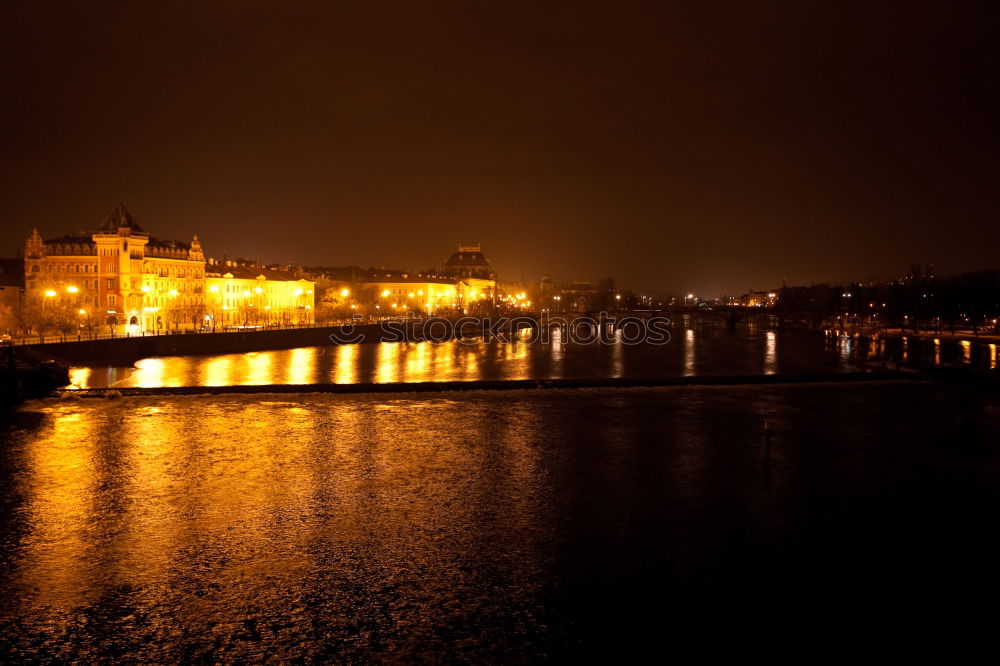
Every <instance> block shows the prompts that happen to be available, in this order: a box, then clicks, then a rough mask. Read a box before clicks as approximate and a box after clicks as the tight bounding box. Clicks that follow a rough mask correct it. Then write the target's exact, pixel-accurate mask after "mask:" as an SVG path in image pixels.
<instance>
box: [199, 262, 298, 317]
mask: <svg viewBox="0 0 1000 666" xmlns="http://www.w3.org/2000/svg"><path fill="white" fill-rule="evenodd" d="M205 287H206V292H207V300H206V312H205V325H206V326H209V327H214V326H264V325H268V324H309V323H312V322H314V321H315V313H314V311H313V308H314V306H315V302H316V300H315V294H314V293H313V292H314V291H315V288H316V284H315V282H313V281H311V280H306V279H304V278H302V277H300V276H297V275H295V274H293V273H292V272H291V271H288V270H285V269H277V268H267V267H264V266H258V265H254V264H247V263H240V262H236V261H224V262H216V261H215V260H211V259H210V260H209V263H208V266H207V267H206V273H205Z"/></svg>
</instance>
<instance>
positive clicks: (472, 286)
mask: <svg viewBox="0 0 1000 666" xmlns="http://www.w3.org/2000/svg"><path fill="white" fill-rule="evenodd" d="M441 273H442V274H444V275H447V276H450V277H453V278H456V283H455V287H456V289H457V291H458V297H459V300H460V301H461V302H463V303H466V304H469V303H472V302H475V301H479V300H483V299H484V298H485V299H489V301H490V302H494V301H495V299H496V296H497V274H496V271H494V270H493V266H492V265H491V264H490V260H489V259H487V258H486V255H485V254H483V250H482V247H481V246H479V245H459V246H458V250H456V251H455V252H452V253H451V255H450V256H449V257H448V258H447V259H445V261H444V264H443V265H442V266H441ZM466 307H467V305H466Z"/></svg>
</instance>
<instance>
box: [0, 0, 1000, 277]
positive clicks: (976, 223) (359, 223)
mask: <svg viewBox="0 0 1000 666" xmlns="http://www.w3.org/2000/svg"><path fill="white" fill-rule="evenodd" d="M241 8H244V11H243V12H241V13H240V14H239V15H238V16H234V15H233V13H232V12H230V11H227V9H230V8H227V7H226V6H225V3H222V4H220V5H213V6H212V7H208V8H205V9H204V11H202V12H199V13H198V15H197V16H189V15H187V13H186V12H182V11H180V10H179V9H171V8H169V7H133V6H128V5H122V6H114V5H107V6H102V7H87V8H84V7H79V8H72V7H63V6H61V5H53V6H46V5H44V4H34V3H33V4H32V5H30V6H28V5H24V6H19V7H15V8H12V9H11V10H10V14H11V16H10V18H11V19H12V20H10V21H8V22H6V27H5V29H4V47H2V48H4V50H5V52H6V54H7V56H8V57H5V58H4V62H5V64H4V65H3V66H2V70H0V71H2V76H3V80H4V81H5V85H6V88H7V89H8V90H11V91H16V95H13V96H11V98H10V103H8V104H7V105H5V106H4V109H3V110H2V111H0V114H2V120H3V123H2V127H3V128H4V129H3V130H0V131H2V133H3V141H2V143H3V145H4V149H3V150H4V156H5V159H4V160H3V164H4V169H5V171H4V174H3V175H4V177H3V179H0V194H2V196H3V199H4V201H5V203H6V206H5V210H4V213H3V218H2V219H3V223H4V228H5V229H6V230H7V233H5V234H3V237H2V239H0V243H2V246H0V253H2V254H3V255H5V256H12V255H13V254H14V253H15V252H16V250H17V248H18V247H19V246H20V243H21V240H22V238H21V236H22V233H21V230H22V229H25V228H31V227H38V228H39V229H40V230H41V231H42V233H43V234H44V235H56V234H60V233H64V232H65V231H67V230H69V229H74V228H78V227H81V226H84V227H86V226H88V225H89V224H90V223H91V221H92V220H95V219H100V217H101V216H102V215H103V214H104V213H105V211H106V210H107V208H108V206H109V203H110V202H113V201H116V200H118V199H124V200H126V201H127V202H128V203H129V206H130V207H131V208H132V209H133V210H134V211H136V214H137V215H138V216H140V217H141V218H142V219H144V220H146V221H147V222H148V223H149V224H150V225H152V226H155V227H157V228H161V229H168V228H169V229H171V230H173V232H174V234H175V235H177V236H179V237H188V236H191V235H193V234H195V233H198V234H199V235H200V237H201V238H202V239H203V241H204V242H205V243H206V245H207V246H210V247H212V248H219V251H218V252H217V254H221V252H222V251H223V250H228V252H229V254H230V256H248V257H254V258H259V259H260V260H262V261H264V262H267V263H272V262H286V261H289V260H294V261H296V262H299V263H302V264H306V265H308V264H331V265H346V264H358V265H362V266H366V265H387V266H409V265H413V264H415V263H417V262H421V261H427V259H432V260H433V261H437V260H438V259H439V255H440V253H441V249H440V248H442V247H450V246H452V245H454V244H455V243H458V242H479V243H481V244H482V245H483V246H484V247H486V248H490V255H491V257H493V258H494V261H495V263H496V266H497V269H498V271H499V272H500V273H502V274H505V275H508V276H513V277H516V278H520V277H521V276H522V275H523V276H525V278H526V279H532V278H536V277H537V276H539V275H541V274H542V273H546V272H548V273H551V274H553V275H559V276H565V278H566V279H597V278H599V277H602V276H605V275H607V276H614V277H615V278H616V280H617V281H618V282H619V284H621V285H623V286H625V287H627V288H641V289H648V290H659V291H674V292H680V291H695V292H701V293H706V294H713V295H716V294H719V293H723V292H725V293H742V292H744V291H746V290H747V289H751V288H770V287H773V286H776V285H779V284H781V281H782V279H783V278H784V279H786V280H787V281H788V282H789V283H791V284H804V283H805V284H807V283H810V282H823V281H832V282H836V281H844V280H849V279H864V278H867V277H888V276H891V275H895V274H899V273H901V272H904V271H905V267H906V266H908V265H909V264H910V263H913V262H922V263H933V264H935V265H936V266H937V268H938V269H939V270H940V271H942V272H956V271H961V270H975V269H987V268H995V267H996V266H995V259H994V255H995V250H994V248H995V247H996V244H997V241H998V240H1000V231H998V230H997V225H996V224H995V220H996V212H997V206H996V202H995V198H994V197H993V195H992V190H993V181H994V180H995V174H996V165H995V158H994V155H995V139H994V136H993V134H994V132H993V131H992V122H993V121H992V118H994V117H995V116H996V115H997V111H998V109H997V100H996V95H995V93H994V92H993V91H992V90H993V86H992V82H993V81H995V79H996V59H995V58H991V57H990V54H991V53H992V46H991V44H992V41H991V38H990V34H989V29H988V26H989V25H991V24H992V22H991V20H990V18H991V14H990V13H991V12H995V10H994V9H990V8H988V7H987V6H985V5H984V6H982V7H978V6H976V5H963V6H962V7H940V6H939V5H931V4H919V3H918V4H913V3H907V4H905V5H903V4H899V5H895V4H893V3H889V4H880V6H879V7H878V8H872V7H867V6H864V7H863V6H861V5H858V6H850V5H848V6H838V7H836V8H833V7H826V8H823V7H817V6H803V7H796V8H794V9H790V8H780V9H779V8H777V7H754V8H749V7H739V6H736V7H734V8H730V11H729V12H727V13H726V14H725V15H723V14H721V13H718V14H717V13H716V12H715V11H710V10H704V9H703V10H698V9H686V10H681V9H678V8H676V7H673V8H670V7H660V6H658V5H646V6H642V5H639V6H637V7H635V8H634V10H633V11H631V12H616V11H614V10H611V9H608V8H603V9H596V8H593V7H590V8H579V9H578V10H577V11H574V12H572V13H568V12H559V11H556V10H554V9H551V8H550V9H547V10H536V11H533V12H532V13H531V14H530V15H529V14H525V13H523V12H521V11H520V10H519V8H517V7H512V8H508V9H506V10H504V11H503V12H499V11H496V10H494V9H490V8H483V7H458V8H455V9H454V10H453V11H449V12H443V13H442V12H438V13H435V14H434V16H433V17H431V16H429V15H425V14H423V13H422V11H421V10H420V9H417V8H412V7H407V6H405V5H402V4H401V5H399V6H395V7H389V10H388V11H382V12H372V11H368V10H364V9H357V8H355V9H346V8H343V7H340V8H329V7H322V6H314V7H310V6H308V5H300V6H298V7H296V8H278V7H272V6H268V5H266V4H251V5H247V4H245V3H243V4H241ZM904 10H905V11H904ZM904 18H905V20H903V19H904ZM262 248H266V250H262Z"/></svg>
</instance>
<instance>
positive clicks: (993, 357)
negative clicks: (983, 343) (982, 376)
mask: <svg viewBox="0 0 1000 666" xmlns="http://www.w3.org/2000/svg"><path fill="white" fill-rule="evenodd" d="M989 353H990V370H996V369H997V346H996V345H995V344H993V343H990V352H989Z"/></svg>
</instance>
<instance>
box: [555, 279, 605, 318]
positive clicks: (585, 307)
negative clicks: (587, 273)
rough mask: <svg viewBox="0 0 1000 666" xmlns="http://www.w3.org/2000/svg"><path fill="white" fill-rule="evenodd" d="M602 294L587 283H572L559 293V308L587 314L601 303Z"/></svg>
mask: <svg viewBox="0 0 1000 666" xmlns="http://www.w3.org/2000/svg"><path fill="white" fill-rule="evenodd" d="M601 296H602V292H601V290H600V289H598V288H597V287H595V286H594V285H593V284H591V283H589V282H573V283H571V284H568V285H566V286H564V287H563V288H562V289H561V290H560V293H559V298H560V304H561V308H562V309H565V310H569V311H571V312H589V311H590V310H593V309H595V308H597V307H598V306H599V305H600V304H601V303H600V301H601Z"/></svg>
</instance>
